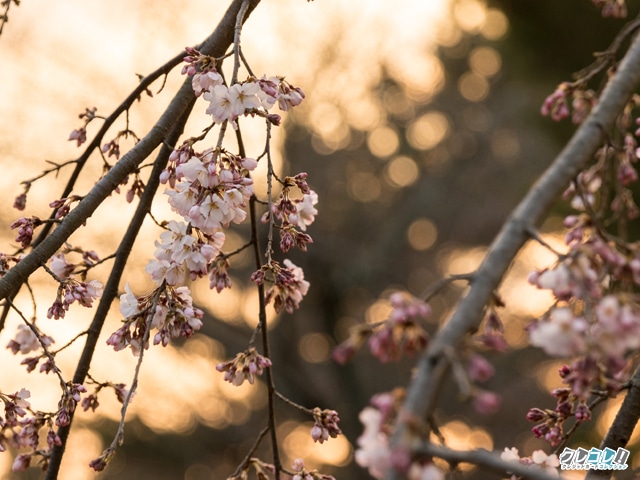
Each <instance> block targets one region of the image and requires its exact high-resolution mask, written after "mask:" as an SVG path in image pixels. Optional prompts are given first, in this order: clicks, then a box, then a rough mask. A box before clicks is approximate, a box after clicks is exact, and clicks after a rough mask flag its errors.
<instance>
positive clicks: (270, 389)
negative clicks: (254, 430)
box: [249, 195, 282, 480]
mask: <svg viewBox="0 0 640 480" xmlns="http://www.w3.org/2000/svg"><path fill="white" fill-rule="evenodd" d="M255 198H256V197H255V195H254V196H252V197H251V200H250V201H249V212H250V216H251V239H252V242H253V253H254V256H255V260H256V268H258V269H260V268H261V267H262V259H261V256H260V242H259V241H258V217H257V214H256V201H255ZM258 302H259V313H258V318H259V328H260V330H261V331H262V353H263V355H264V356H265V357H267V358H269V359H271V356H270V354H269V335H268V332H267V306H266V303H265V292H264V283H260V284H259V285H258ZM265 379H266V384H267V397H268V407H267V409H268V415H269V432H270V434H271V451H272V456H273V465H274V468H275V474H276V475H275V478H276V480H279V479H280V471H281V470H282V465H281V463H280V453H279V451H278V434H277V429H276V414H275V398H274V397H275V395H276V387H275V382H274V380H273V372H272V367H267V368H265Z"/></svg>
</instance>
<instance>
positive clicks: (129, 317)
mask: <svg viewBox="0 0 640 480" xmlns="http://www.w3.org/2000/svg"><path fill="white" fill-rule="evenodd" d="M125 290H126V292H125V293H124V294H122V295H121V296H120V313H121V314H122V316H123V317H124V320H123V322H124V323H123V325H122V326H121V327H120V328H118V330H116V331H115V332H114V333H113V334H111V336H110V337H109V339H108V340H107V344H108V345H111V346H112V347H113V348H114V350H116V351H118V350H122V349H124V348H125V347H130V348H131V350H132V352H133V354H134V355H136V356H137V355H138V354H139V353H140V350H141V349H142V348H148V346H149V344H148V343H144V336H145V332H146V330H147V327H149V331H150V332H151V331H155V332H156V333H155V336H154V337H153V344H154V345H157V344H160V343H161V344H162V346H166V345H167V344H168V343H169V339H170V338H177V337H180V336H183V337H187V338H188V337H190V336H191V335H193V333H194V332H195V331H196V330H199V329H200V327H201V326H202V316H203V314H204V313H203V312H202V310H200V309H198V308H196V307H194V306H193V300H192V298H191V291H190V290H189V287H185V286H182V287H177V288H176V287H172V286H171V285H161V286H160V287H158V288H157V289H156V290H154V291H153V292H152V293H151V294H149V295H143V296H140V297H139V296H137V295H135V294H134V293H133V292H132V291H131V288H130V287H129V285H128V284H127V285H126V286H125ZM148 322H151V324H150V325H148Z"/></svg>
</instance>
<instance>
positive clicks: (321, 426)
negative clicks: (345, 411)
mask: <svg viewBox="0 0 640 480" xmlns="http://www.w3.org/2000/svg"><path fill="white" fill-rule="evenodd" d="M313 421H314V424H313V427H312V428H311V438H313V441H314V442H320V443H323V442H326V441H327V440H329V437H331V438H336V437H337V436H338V435H340V434H342V430H340V427H338V422H339V421H340V418H338V412H336V411H335V410H326V409H325V410H320V408H318V407H316V408H314V409H313Z"/></svg>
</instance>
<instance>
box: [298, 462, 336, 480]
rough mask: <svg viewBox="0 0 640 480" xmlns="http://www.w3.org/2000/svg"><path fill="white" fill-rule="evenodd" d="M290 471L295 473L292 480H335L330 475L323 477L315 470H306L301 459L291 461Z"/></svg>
mask: <svg viewBox="0 0 640 480" xmlns="http://www.w3.org/2000/svg"><path fill="white" fill-rule="evenodd" d="M292 469H293V471H294V472H295V474H294V475H293V478H292V480H335V478H334V477H332V476H331V475H323V474H321V473H320V472H318V471H317V470H308V469H307V468H306V467H305V465H304V460H302V459H301V458H296V459H295V460H294V461H293V465H292Z"/></svg>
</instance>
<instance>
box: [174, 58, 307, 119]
mask: <svg viewBox="0 0 640 480" xmlns="http://www.w3.org/2000/svg"><path fill="white" fill-rule="evenodd" d="M186 52H187V56H185V57H184V61H185V63H186V65H185V66H184V67H183V69H182V73H183V74H187V75H191V76H192V79H191V84H192V87H193V91H194V92H195V94H196V95H197V96H200V95H202V96H203V98H204V99H205V100H207V101H208V102H209V107H208V108H207V111H206V113H207V114H209V115H211V116H212V117H213V120H214V122H216V123H222V122H225V121H229V122H230V123H231V125H232V126H234V128H237V123H236V120H237V118H238V117H240V116H241V115H260V116H263V117H265V118H267V119H268V120H269V121H270V122H271V123H273V124H275V125H279V124H280V116H279V115H276V114H269V113H268V111H269V110H270V109H271V108H272V107H273V106H274V105H275V104H276V103H277V104H278V107H279V108H280V110H283V111H288V110H289V109H290V108H292V107H295V106H297V105H300V103H302V100H304V97H305V95H304V92H303V91H302V90H301V89H300V88H298V87H294V86H293V85H291V84H290V83H289V82H287V81H286V80H285V79H284V77H270V78H267V77H266V76H264V77H262V78H260V79H258V78H255V77H249V78H248V79H247V80H246V81H244V82H239V83H234V84H233V85H231V86H227V85H225V83H224V78H223V77H222V75H220V73H218V71H217V69H216V63H217V59H215V58H212V57H209V56H206V55H202V54H201V53H200V52H199V51H198V50H196V49H194V48H191V47H187V48H186Z"/></svg>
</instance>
